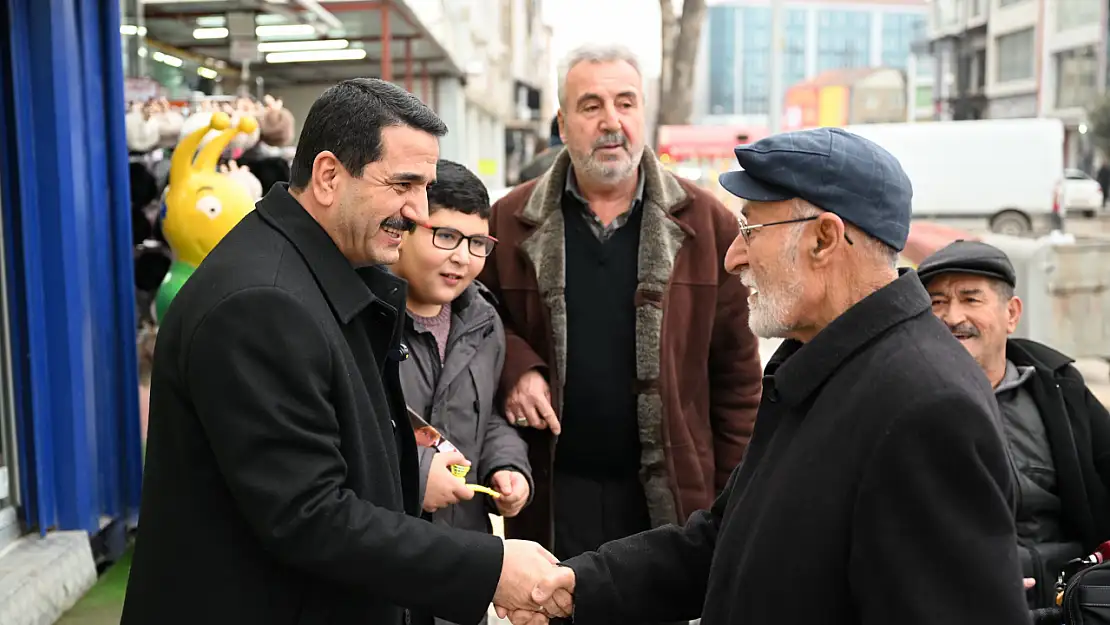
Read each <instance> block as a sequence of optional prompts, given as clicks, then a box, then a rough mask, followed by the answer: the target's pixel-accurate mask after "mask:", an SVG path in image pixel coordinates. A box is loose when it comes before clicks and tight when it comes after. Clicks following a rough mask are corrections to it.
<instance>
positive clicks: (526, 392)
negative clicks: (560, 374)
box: [505, 370, 562, 436]
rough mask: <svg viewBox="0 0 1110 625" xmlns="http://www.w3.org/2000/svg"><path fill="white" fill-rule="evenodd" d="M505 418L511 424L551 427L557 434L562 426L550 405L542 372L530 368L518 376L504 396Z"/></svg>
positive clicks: (548, 388) (541, 428) (542, 428)
mask: <svg viewBox="0 0 1110 625" xmlns="http://www.w3.org/2000/svg"><path fill="white" fill-rule="evenodd" d="M505 418H506V419H508V420H509V423H511V424H513V425H519V426H525V425H528V426H531V427H534V428H537V429H540V430H544V429H547V428H551V433H552V434H555V435H556V436H558V434H559V432H560V431H561V430H562V428H561V427H560V425H559V419H558V418H556V417H555V410H554V409H553V408H552V407H551V388H550V387H548V385H547V380H545V379H544V377H543V374H542V373H540V372H539V371H535V370H532V371H529V372H528V373H525V374H524V375H522V376H520V379H519V380H517V383H516V386H514V387H513V390H512V391H510V392H509V394H508V396H506V398H505Z"/></svg>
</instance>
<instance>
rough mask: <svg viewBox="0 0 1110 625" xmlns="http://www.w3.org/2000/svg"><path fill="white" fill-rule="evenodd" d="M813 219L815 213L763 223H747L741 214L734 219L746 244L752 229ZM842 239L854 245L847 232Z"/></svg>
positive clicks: (750, 239)
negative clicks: (809, 215)
mask: <svg viewBox="0 0 1110 625" xmlns="http://www.w3.org/2000/svg"><path fill="white" fill-rule="evenodd" d="M815 219H817V216H816V215H814V216H812V217H800V218H798V219H787V220H784V221H772V222H768V223H765V224H748V222H747V221H746V220H745V219H744V218H743V217H742V216H741V217H737V218H736V221H737V222H738V223H739V224H740V235H741V236H743V237H744V243H745V244H748V245H751V242H752V231H753V230H759V229H760V228H767V227H769V226H782V225H785V224H798V223H802V222H805V221H813V220H815ZM844 240H845V241H847V242H848V245H855V243H852V239H851V238H849V237H848V233H847V232H845V233H844Z"/></svg>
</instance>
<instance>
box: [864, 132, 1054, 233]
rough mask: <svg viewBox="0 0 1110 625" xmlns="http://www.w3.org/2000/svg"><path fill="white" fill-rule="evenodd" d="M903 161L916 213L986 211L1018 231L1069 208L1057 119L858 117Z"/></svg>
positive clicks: (983, 215) (996, 226)
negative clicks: (877, 120) (868, 120)
mask: <svg viewBox="0 0 1110 625" xmlns="http://www.w3.org/2000/svg"><path fill="white" fill-rule="evenodd" d="M846 130H849V131H851V132H854V133H856V134H858V135H860V136H863V137H865V138H868V139H871V140H872V141H874V142H875V143H878V144H879V145H881V146H883V147H884V148H886V149H887V150H889V151H890V152H891V153H892V154H894V156H895V157H897V158H898V160H899V161H900V162H901V163H902V167H903V168H904V169H905V170H906V173H907V174H908V175H909V177H910V180H911V181H912V182H913V191H914V194H913V216H914V218H915V219H921V218H939V219H945V220H951V219H954V218H955V219H964V218H968V219H971V218H974V219H984V220H987V221H988V223H989V224H990V228H991V230H993V231H994V232H998V233H1001V234H1009V235H1015V236H1021V235H1028V234H1031V233H1033V232H1035V231H1040V232H1044V231H1048V230H1051V229H1055V228H1059V227H1060V223H1061V221H1062V219H1063V217H1064V215H1065V214H1066V207H1067V206H1069V203H1068V202H1067V201H1066V194H1067V191H1068V189H1067V188H1065V180H1064V125H1063V122H1061V121H1060V120H1058V119H992V120H974V121H957V122H936V123H928V122H924V123H901V124H859V125H853V126H848V127H847V128H846Z"/></svg>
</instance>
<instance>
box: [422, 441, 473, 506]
mask: <svg viewBox="0 0 1110 625" xmlns="http://www.w3.org/2000/svg"><path fill="white" fill-rule="evenodd" d="M453 464H461V465H464V466H470V461H469V460H467V459H466V457H465V456H463V455H462V453H460V452H458V451H449V452H445V453H436V454H435V455H434V456H432V466H431V468H429V469H428V483H427V485H425V487H424V511H425V512H435V511H436V510H442V509H443V508H446V507H447V506H450V505H454V504H457V503H459V502H460V501H469V500H470V499H473V498H474V491H472V490H470V489H469V488H467V487H466V483H465V482H463V481H462V480H460V479H459V478H457V477H455V476H454V475H451V465H453Z"/></svg>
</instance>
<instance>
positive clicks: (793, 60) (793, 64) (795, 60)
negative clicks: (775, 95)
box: [782, 9, 808, 89]
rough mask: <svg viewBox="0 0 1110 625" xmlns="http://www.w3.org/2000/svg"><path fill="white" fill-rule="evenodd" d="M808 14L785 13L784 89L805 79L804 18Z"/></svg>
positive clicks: (800, 11) (793, 10)
mask: <svg viewBox="0 0 1110 625" xmlns="http://www.w3.org/2000/svg"><path fill="white" fill-rule="evenodd" d="M807 16H808V12H807V11H804V10H801V9H789V10H787V11H786V18H785V22H786V38H785V41H784V43H785V46H786V48H785V49H784V50H783V54H782V56H783V68H782V70H783V76H782V84H783V88H784V89H789V88H790V87H792V86H794V85H796V84H798V83H800V82H802V81H804V80H805V79H806V18H807Z"/></svg>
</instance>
